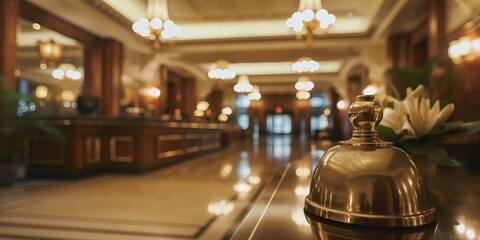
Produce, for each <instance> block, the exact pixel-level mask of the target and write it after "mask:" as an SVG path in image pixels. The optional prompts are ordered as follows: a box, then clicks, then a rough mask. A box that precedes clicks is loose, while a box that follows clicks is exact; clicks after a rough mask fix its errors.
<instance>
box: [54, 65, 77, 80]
mask: <svg viewBox="0 0 480 240" xmlns="http://www.w3.org/2000/svg"><path fill="white" fill-rule="evenodd" d="M52 77H54V78H56V79H60V80H63V79H68V80H80V78H82V73H81V72H80V71H78V70H77V68H76V67H75V66H73V65H72V64H70V63H62V64H60V65H59V66H58V68H57V69H56V70H55V71H53V72H52Z"/></svg>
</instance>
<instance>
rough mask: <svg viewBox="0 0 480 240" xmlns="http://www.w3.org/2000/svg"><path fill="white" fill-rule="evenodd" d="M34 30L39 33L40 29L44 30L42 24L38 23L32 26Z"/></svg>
mask: <svg viewBox="0 0 480 240" xmlns="http://www.w3.org/2000/svg"><path fill="white" fill-rule="evenodd" d="M32 28H33V29H34V30H37V31H39V30H40V29H42V26H41V25H40V24H38V23H33V24H32Z"/></svg>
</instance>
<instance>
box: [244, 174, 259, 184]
mask: <svg viewBox="0 0 480 240" xmlns="http://www.w3.org/2000/svg"><path fill="white" fill-rule="evenodd" d="M247 180H248V183H250V184H252V185H258V184H260V182H262V178H261V177H260V176H255V175H250V176H248V178H247Z"/></svg>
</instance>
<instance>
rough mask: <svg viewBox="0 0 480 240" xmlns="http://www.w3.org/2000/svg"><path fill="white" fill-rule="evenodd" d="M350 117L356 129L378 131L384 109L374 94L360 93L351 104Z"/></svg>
mask: <svg viewBox="0 0 480 240" xmlns="http://www.w3.org/2000/svg"><path fill="white" fill-rule="evenodd" d="M348 117H349V118H350V122H351V123H352V125H353V127H354V128H355V131H361V132H376V131H377V130H376V128H377V126H378V124H379V123H380V121H381V120H382V117H383V110H382V107H380V104H378V103H377V102H375V97H374V96H373V95H359V96H357V98H356V100H355V102H353V103H352V105H351V106H350V109H349V113H348Z"/></svg>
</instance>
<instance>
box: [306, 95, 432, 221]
mask: <svg viewBox="0 0 480 240" xmlns="http://www.w3.org/2000/svg"><path fill="white" fill-rule="evenodd" d="M348 115H349V118H350V122H351V123H352V125H353V126H354V131H353V136H352V138H351V139H349V140H347V141H341V142H340V143H339V146H335V147H332V148H330V149H329V150H328V151H327V152H326V153H325V154H324V156H323V157H322V159H321V160H320V162H319V164H318V165H317V167H316V169H315V172H314V175H313V178H312V182H311V184H310V193H309V195H308V196H307V197H306V199H305V210H306V211H307V212H308V213H310V214H313V215H315V216H318V217H321V218H326V219H329V220H333V221H337V222H343V223H347V224H355V225H363V226H374V227H414V226H421V225H426V224H429V223H433V222H435V208H434V207H433V206H432V205H431V203H430V201H429V198H428V191H427V188H426V186H425V183H424V181H423V179H422V177H421V175H420V173H419V171H418V169H417V167H416V166H415V165H414V163H413V162H412V160H411V158H410V157H409V156H408V155H407V154H406V153H405V152H404V151H403V150H401V149H399V148H397V147H394V146H393V144H392V143H391V142H385V141H382V140H381V139H379V137H378V132H377V131H376V127H377V126H378V124H379V123H380V121H381V119H382V116H383V111H382V108H381V107H380V105H379V104H378V103H376V102H375V101H374V96H372V95H361V96H357V98H356V101H355V102H354V103H352V105H351V106H350V109H349V114H348Z"/></svg>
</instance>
